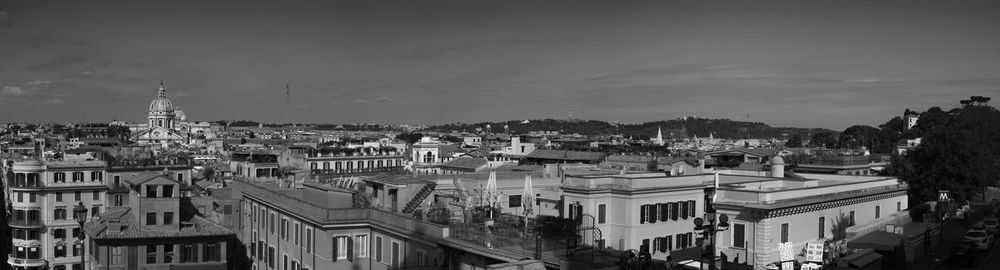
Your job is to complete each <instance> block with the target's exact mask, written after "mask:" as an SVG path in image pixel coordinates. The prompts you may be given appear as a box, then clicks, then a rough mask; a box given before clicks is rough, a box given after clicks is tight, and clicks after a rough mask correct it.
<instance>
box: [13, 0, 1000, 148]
mask: <svg viewBox="0 0 1000 270" xmlns="http://www.w3.org/2000/svg"><path fill="white" fill-rule="evenodd" d="M240 3H241V4H237V3H235V2H234V3H221V2H212V3H205V4H202V3H196V2H183V1H182V2H179V3H178V2H157V3H147V2H144V3H129V2H87V3H58V4H55V3H53V2H45V1H42V2H24V1H11V2H6V1H5V2H4V3H0V39H3V40H5V41H9V42H0V55H3V58H4V59H5V61H4V63H0V74H2V75H3V76H0V87H2V91H0V113H2V114H3V115H4V116H5V117H4V118H5V119H4V120H5V121H7V122H20V121H30V122H35V121H39V122H103V121H109V120H111V119H114V118H117V119H122V120H126V121H129V122H139V121H141V120H142V119H143V117H144V112H145V111H146V109H147V105H148V101H149V100H150V99H151V98H153V97H154V96H155V95H156V89H157V88H158V86H159V81H160V80H164V81H165V82H166V89H167V95H168V97H169V98H170V99H172V100H173V101H174V103H175V105H178V106H180V107H181V108H182V109H183V110H184V111H185V112H186V113H187V115H188V117H189V118H191V119H192V120H199V121H214V120H221V119H231V118H232V114H234V113H235V114H236V119H243V120H255V121H260V122H268V123H275V122H286V121H285V115H284V106H285V104H284V101H285V85H286V84H290V85H291V91H290V92H291V103H292V111H293V113H292V115H293V117H294V118H293V119H290V122H296V123H361V122H372V123H421V124H439V123H452V122H465V123H476V122H484V121H500V120H515V119H544V118H554V119H563V118H568V116H569V110H570V108H572V109H573V112H574V113H573V114H574V117H575V118H578V119H596V120H603V121H609V122H614V121H623V122H647V121H656V120H668V119H675V118H678V117H683V116H689V115H697V116H702V117H709V118H729V119H733V120H739V121H743V120H746V118H745V116H746V115H750V116H751V120H752V121H754V122H764V123H767V124H769V125H771V126H792V127H819V128H830V129H833V130H843V129H844V128H846V127H848V126H851V125H856V124H864V125H872V126H876V125H878V124H881V123H884V122H885V121H886V120H888V119H890V118H891V116H894V115H901V114H902V112H903V110H905V109H907V108H909V109H911V110H915V111H923V110H926V109H927V108H929V107H932V106H941V107H942V108H945V109H949V108H953V107H958V106H959V104H958V103H957V100H959V99H963V98H965V97H968V96H972V95H986V96H991V95H992V96H996V95H995V94H997V93H1000V87H998V86H1000V75H998V74H997V72H996V70H1000V69H998V68H1000V61H997V60H1000V50H996V48H1000V38H998V37H997V36H996V35H995V34H993V32H994V31H995V29H996V28H998V26H1000V17H998V16H995V14H996V12H997V11H998V10H1000V3H991V2H979V1H973V2H962V3H934V2H905V4H904V3H902V2H893V1H879V2H875V3H869V2H843V1H838V2H836V3H833V2H812V3H793V2H786V1H764V2H755V3H717V2H697V3H695V2H669V3H656V2H646V1H641V2H630V3H611V2H602V1H573V2H568V1H514V2H492V1H422V2H397V1H380V2H351V1H338V2H297V3H295V4H292V5H277V4H274V3H270V2H251V3H245V4H242V2H240ZM266 107H270V108H266ZM261 108H264V109H261ZM67 111H71V112H86V113H71V114H67V113H66V112H67ZM456 112H460V113H456Z"/></svg>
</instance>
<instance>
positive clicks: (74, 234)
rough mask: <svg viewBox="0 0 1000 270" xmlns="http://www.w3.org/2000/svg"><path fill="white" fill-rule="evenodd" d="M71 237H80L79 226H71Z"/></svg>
mask: <svg viewBox="0 0 1000 270" xmlns="http://www.w3.org/2000/svg"><path fill="white" fill-rule="evenodd" d="M73 237H77V238H79V237H80V228H73Z"/></svg>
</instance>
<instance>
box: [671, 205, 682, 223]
mask: <svg viewBox="0 0 1000 270" xmlns="http://www.w3.org/2000/svg"><path fill="white" fill-rule="evenodd" d="M679 214H680V213H677V202H672V203H670V219H672V220H677V215H679Z"/></svg>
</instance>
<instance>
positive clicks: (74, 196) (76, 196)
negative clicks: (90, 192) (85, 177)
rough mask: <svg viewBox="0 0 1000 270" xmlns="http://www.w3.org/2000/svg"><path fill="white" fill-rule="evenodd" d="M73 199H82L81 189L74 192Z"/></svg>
mask: <svg viewBox="0 0 1000 270" xmlns="http://www.w3.org/2000/svg"><path fill="white" fill-rule="evenodd" d="M73 199H74V200H76V201H81V199H82V197H81V196H80V192H79V191H76V192H73Z"/></svg>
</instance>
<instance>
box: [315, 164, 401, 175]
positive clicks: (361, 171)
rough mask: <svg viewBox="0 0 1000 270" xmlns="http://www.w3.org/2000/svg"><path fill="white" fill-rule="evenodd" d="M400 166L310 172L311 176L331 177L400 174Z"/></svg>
mask: <svg viewBox="0 0 1000 270" xmlns="http://www.w3.org/2000/svg"><path fill="white" fill-rule="evenodd" d="M402 171H403V167H402V166H393V167H382V168H364V169H350V170H347V169H340V170H337V169H325V170H324V169H315V170H312V174H333V175H340V174H343V175H349V174H365V173H389V172H402Z"/></svg>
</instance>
